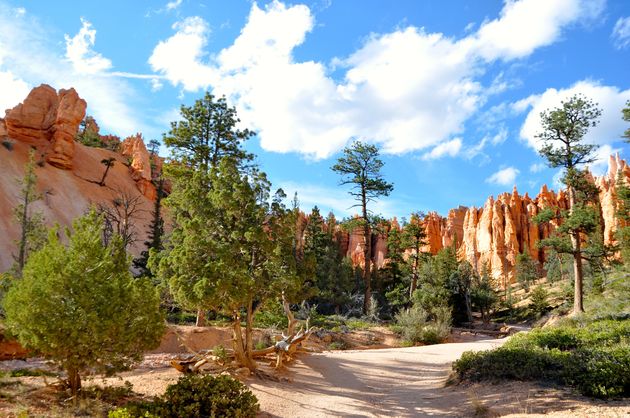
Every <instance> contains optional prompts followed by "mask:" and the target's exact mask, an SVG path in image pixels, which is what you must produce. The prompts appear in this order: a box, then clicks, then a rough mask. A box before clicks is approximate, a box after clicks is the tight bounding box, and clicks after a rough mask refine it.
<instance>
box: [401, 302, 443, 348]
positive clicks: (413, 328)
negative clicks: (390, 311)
mask: <svg viewBox="0 0 630 418" xmlns="http://www.w3.org/2000/svg"><path fill="white" fill-rule="evenodd" d="M434 312H435V313H434V318H432V319H433V320H432V321H430V320H429V314H428V313H427V311H425V310H424V309H423V308H421V307H418V306H414V307H413V308H410V309H406V310H404V311H401V312H399V313H398V314H397V315H396V326H395V328H394V329H395V330H397V331H398V332H399V333H400V334H402V336H403V338H404V339H405V340H407V341H411V342H414V343H425V344H437V343H440V342H442V341H444V340H446V338H448V336H449V334H450V332H451V313H450V309H449V308H448V307H441V308H435V309H434Z"/></svg>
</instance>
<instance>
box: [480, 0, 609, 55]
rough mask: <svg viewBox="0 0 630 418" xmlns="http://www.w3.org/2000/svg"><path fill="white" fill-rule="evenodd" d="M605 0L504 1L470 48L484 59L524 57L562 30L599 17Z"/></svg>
mask: <svg viewBox="0 0 630 418" xmlns="http://www.w3.org/2000/svg"><path fill="white" fill-rule="evenodd" d="M604 5H605V0H582V1H578V0H555V1H548V0H523V1H514V0H506V2H505V5H504V7H503V10H501V17H500V18H498V19H494V20H491V21H489V22H486V23H484V24H483V25H481V27H480V28H479V31H478V32H477V34H476V35H475V36H474V38H473V41H472V44H473V46H472V47H473V48H475V49H478V50H479V53H480V54H481V56H482V57H484V58H485V59H487V60H496V59H504V60H507V59H514V58H522V57H525V56H527V55H529V54H531V53H532V52H534V50H535V49H537V48H540V47H543V46H546V45H550V44H551V43H553V42H554V41H556V40H557V39H558V38H559V37H560V35H561V33H562V29H563V28H565V27H566V26H567V25H569V24H572V23H575V22H577V21H580V20H592V19H594V18H596V17H598V16H599V15H600V14H601V12H602V10H603V8H604Z"/></svg>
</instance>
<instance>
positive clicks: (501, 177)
mask: <svg viewBox="0 0 630 418" xmlns="http://www.w3.org/2000/svg"><path fill="white" fill-rule="evenodd" d="M518 173H520V171H519V170H518V169H516V168H514V167H507V168H503V169H501V170H499V171H497V172H496V173H494V174H492V175H491V176H490V177H488V178H487V179H486V183H491V184H498V185H501V186H510V185H513V184H514V182H515V180H516V176H517V175H518Z"/></svg>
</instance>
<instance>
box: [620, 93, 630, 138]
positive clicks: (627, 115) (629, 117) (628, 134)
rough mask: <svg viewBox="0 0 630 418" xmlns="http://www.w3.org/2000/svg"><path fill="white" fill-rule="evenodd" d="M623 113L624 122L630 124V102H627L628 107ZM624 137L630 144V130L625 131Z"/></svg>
mask: <svg viewBox="0 0 630 418" xmlns="http://www.w3.org/2000/svg"><path fill="white" fill-rule="evenodd" d="M621 113H622V114H623V120H625V121H626V122H630V100H628V101H627V102H626V107H624V108H623V109H622V111H621ZM623 137H624V138H626V142H627V143H629V144H630V128H628V129H626V130H625V132H624V133H623Z"/></svg>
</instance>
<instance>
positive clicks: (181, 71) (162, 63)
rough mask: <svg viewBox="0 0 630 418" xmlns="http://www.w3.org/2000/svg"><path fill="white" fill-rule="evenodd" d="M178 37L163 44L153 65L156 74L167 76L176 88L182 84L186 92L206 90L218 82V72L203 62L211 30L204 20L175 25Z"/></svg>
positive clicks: (153, 57) (156, 49) (152, 60)
mask: <svg viewBox="0 0 630 418" xmlns="http://www.w3.org/2000/svg"><path fill="white" fill-rule="evenodd" d="M173 29H174V30H175V31H176V33H175V35H173V36H172V37H170V38H168V39H167V40H166V41H162V42H160V43H159V44H158V45H157V46H156V47H155V49H154V50H153V53H152V55H151V57H150V58H149V64H150V65H151V68H152V69H153V71H158V72H161V73H162V74H164V76H165V77H166V79H168V80H169V81H170V82H171V83H172V84H173V85H178V84H181V85H182V86H183V88H184V89H186V90H189V91H197V90H199V89H205V88H206V87H207V86H208V85H210V84H211V83H212V82H214V81H216V77H215V73H216V71H215V70H214V69H213V68H212V67H209V66H208V65H206V64H205V63H204V62H203V59H204V57H205V55H206V53H205V52H204V48H205V46H206V44H207V42H208V40H207V36H208V35H209V33H210V27H209V26H208V24H207V23H206V21H205V20H203V19H202V18H200V17H190V18H187V19H184V20H182V21H180V22H177V23H175V24H174V25H173Z"/></svg>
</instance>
